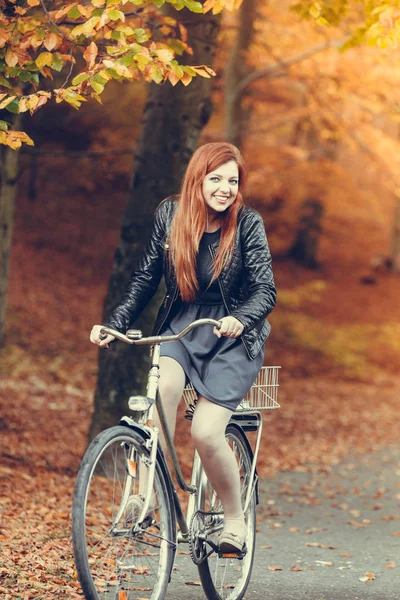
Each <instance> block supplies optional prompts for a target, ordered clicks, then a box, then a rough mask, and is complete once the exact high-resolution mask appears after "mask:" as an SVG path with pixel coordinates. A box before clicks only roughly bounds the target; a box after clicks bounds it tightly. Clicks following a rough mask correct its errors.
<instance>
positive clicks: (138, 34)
mask: <svg viewBox="0 0 400 600" xmlns="http://www.w3.org/2000/svg"><path fill="white" fill-rule="evenodd" d="M133 33H134V34H135V38H136V41H137V42H138V43H139V44H144V42H147V41H148V40H149V39H150V36H149V34H148V33H147V32H146V31H145V30H144V29H143V28H142V27H136V29H134V30H133Z"/></svg>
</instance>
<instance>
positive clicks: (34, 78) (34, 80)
mask: <svg viewBox="0 0 400 600" xmlns="http://www.w3.org/2000/svg"><path fill="white" fill-rule="evenodd" d="M31 82H32V83H35V84H36V85H39V75H38V73H31Z"/></svg>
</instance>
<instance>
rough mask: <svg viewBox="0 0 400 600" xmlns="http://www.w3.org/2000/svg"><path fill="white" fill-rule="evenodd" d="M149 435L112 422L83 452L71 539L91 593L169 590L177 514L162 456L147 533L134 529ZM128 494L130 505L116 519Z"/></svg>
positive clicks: (115, 595) (103, 599) (97, 599)
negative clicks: (113, 424)
mask: <svg viewBox="0 0 400 600" xmlns="http://www.w3.org/2000/svg"><path fill="white" fill-rule="evenodd" d="M146 439H147V437H146V434H145V433H144V432H143V433H141V432H139V431H137V430H133V429H130V428H128V427H123V426H115V427H111V428H109V429H106V430H105V431H103V432H102V433H100V434H99V435H98V436H97V437H96V438H95V439H94V440H93V441H92V443H91V444H90V445H89V447H88V449H87V451H86V453H85V455H84V457H83V460H82V463H81V466H80V469H79V473H78V476H77V479H76V483H75V489H74V495H73V502H72V541H73V549H74V557H75V564H76V569H77V573H78V578H79V581H80V584H81V587H82V590H83V593H84V595H85V598H86V599H87V600H120V599H121V600H136V599H137V598H143V597H144V596H146V598H149V599H151V600H162V599H163V598H164V597H165V594H166V589H167V585H168V583H169V579H170V575H171V571H172V566H173V560H174V555H175V548H176V518H175V512H174V508H173V499H172V495H171V488H170V482H169V477H168V474H167V473H166V467H165V464H164V461H163V460H162V459H161V458H160V455H159V456H158V457H157V463H156V469H155V476H154V484H153V490H152V499H153V500H152V504H153V507H152V512H151V515H150V516H149V519H148V520H147V521H146V523H147V526H146V527H145V526H144V524H143V525H142V527H143V529H142V530H141V532H139V533H135V532H134V531H133V527H134V525H135V523H137V517H138V516H139V513H140V510H141V507H142V506H143V495H140V491H143V487H144V483H143V481H145V475H144V473H145V471H146V470H147V466H146V460H147V459H148V457H149V451H148V449H147V448H146V446H145V441H146ZM128 457H129V458H128ZM128 461H130V462H129V463H128ZM146 472H147V471H146ZM140 486H141V488H140ZM124 493H125V503H124V504H125V508H124V511H123V512H122V514H121V515H120V517H119V519H118V522H115V520H116V518H117V517H118V508H119V507H120V505H121V498H122V497H123V494H124ZM126 498H128V500H126ZM135 519H136V521H135Z"/></svg>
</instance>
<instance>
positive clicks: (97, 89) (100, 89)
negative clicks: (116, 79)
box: [90, 77, 104, 94]
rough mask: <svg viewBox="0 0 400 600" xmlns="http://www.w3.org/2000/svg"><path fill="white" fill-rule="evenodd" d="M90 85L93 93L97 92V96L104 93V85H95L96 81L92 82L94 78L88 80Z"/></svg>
mask: <svg viewBox="0 0 400 600" xmlns="http://www.w3.org/2000/svg"><path fill="white" fill-rule="evenodd" d="M90 85H91V86H92V88H93V89H94V91H95V92H97V93H98V94H101V93H102V92H103V91H104V85H100V83H97V81H94V77H92V79H91V80H90Z"/></svg>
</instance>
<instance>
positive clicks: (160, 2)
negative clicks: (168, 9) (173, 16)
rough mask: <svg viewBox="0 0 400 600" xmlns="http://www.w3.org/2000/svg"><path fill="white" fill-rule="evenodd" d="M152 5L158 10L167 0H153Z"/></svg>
mask: <svg viewBox="0 0 400 600" xmlns="http://www.w3.org/2000/svg"><path fill="white" fill-rule="evenodd" d="M151 1H152V3H153V4H154V5H155V6H157V8H161V7H162V6H164V4H165V0H151Z"/></svg>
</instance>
